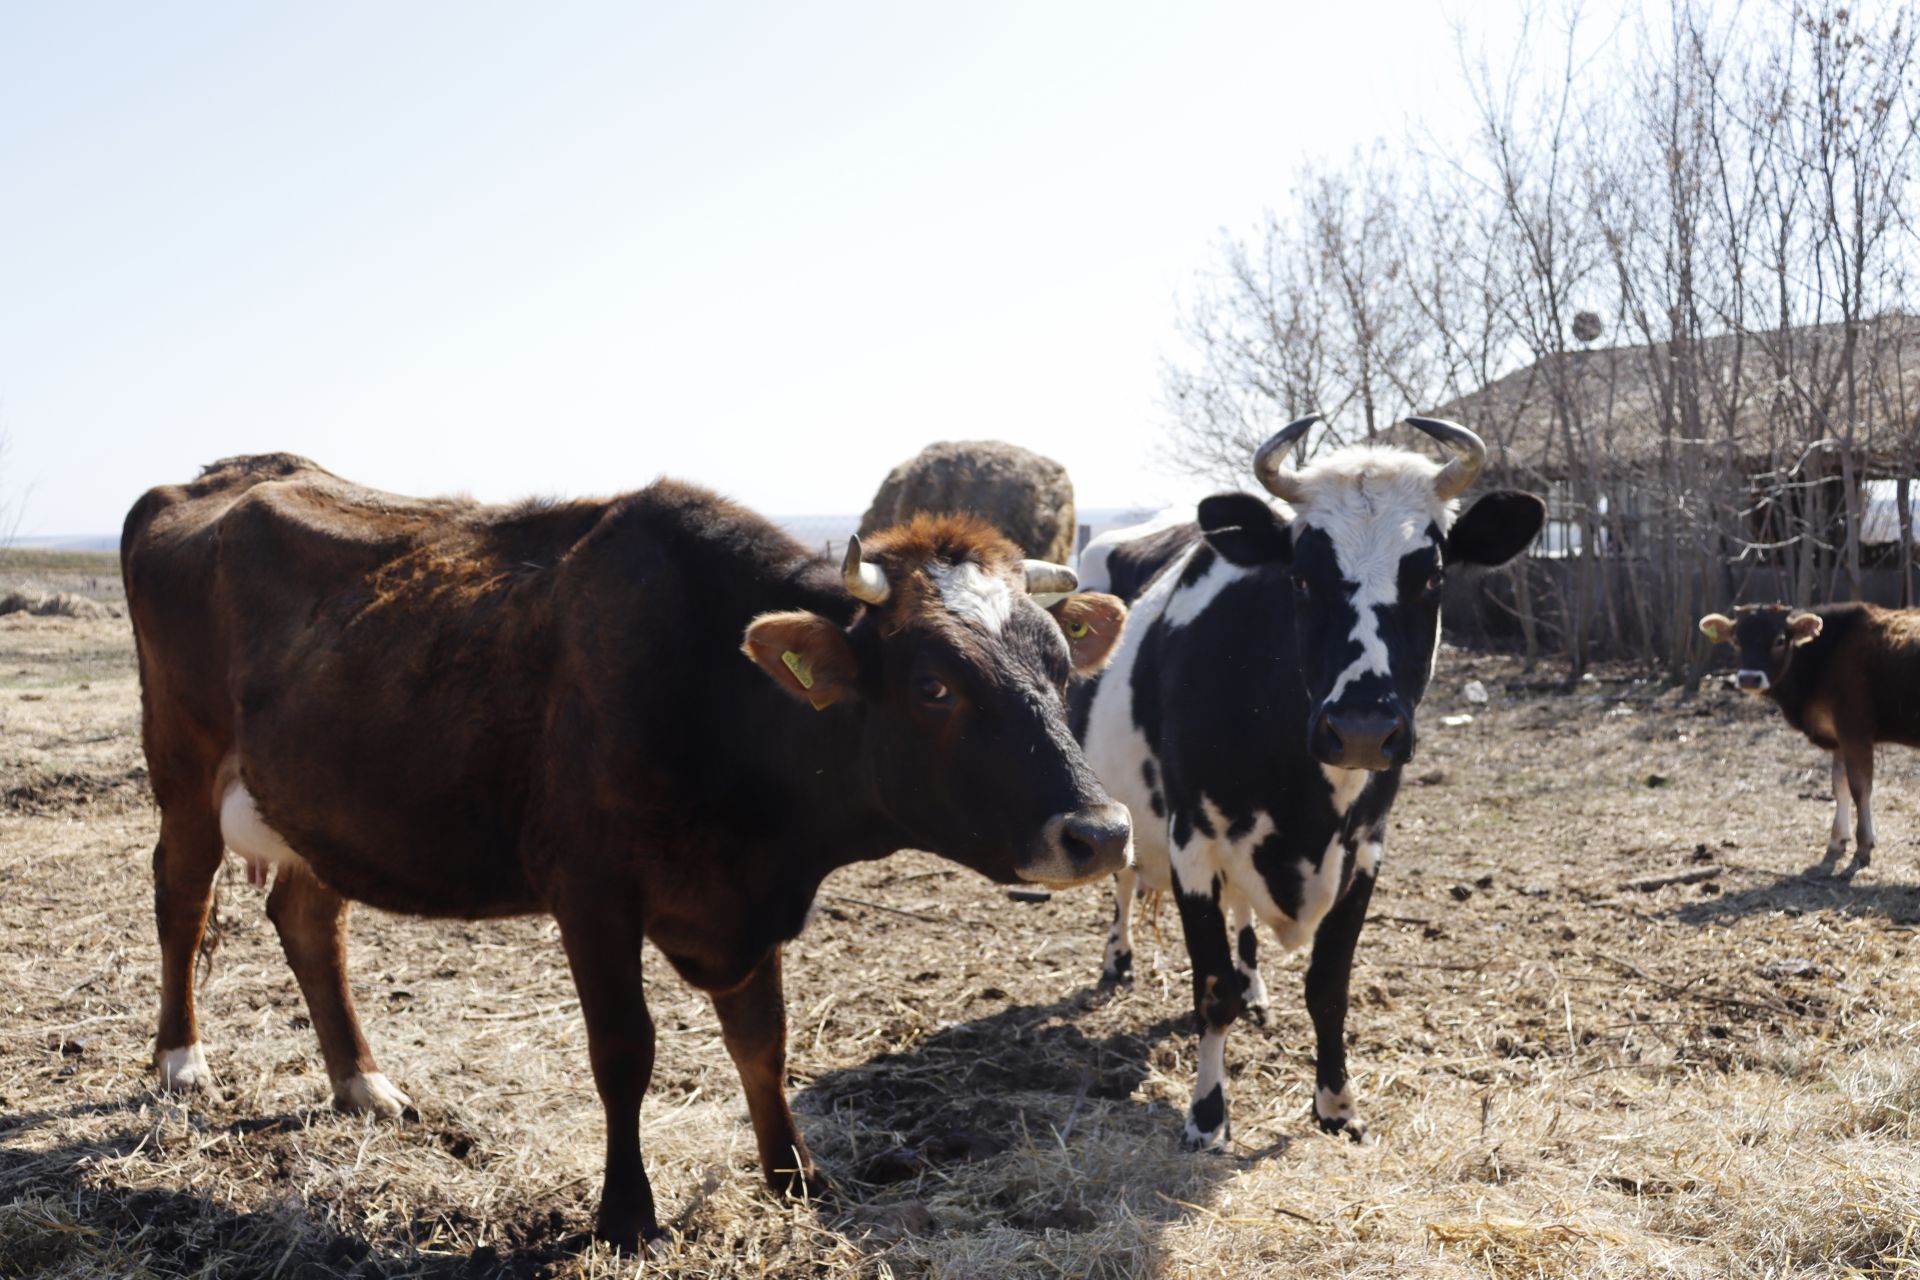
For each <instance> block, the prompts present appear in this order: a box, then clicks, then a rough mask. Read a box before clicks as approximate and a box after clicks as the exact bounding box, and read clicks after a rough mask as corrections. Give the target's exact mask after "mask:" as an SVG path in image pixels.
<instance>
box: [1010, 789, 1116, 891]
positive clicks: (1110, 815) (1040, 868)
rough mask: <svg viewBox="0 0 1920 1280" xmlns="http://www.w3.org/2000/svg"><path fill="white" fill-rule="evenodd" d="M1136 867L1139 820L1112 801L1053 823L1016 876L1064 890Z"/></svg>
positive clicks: (1053, 819)
mask: <svg viewBox="0 0 1920 1280" xmlns="http://www.w3.org/2000/svg"><path fill="white" fill-rule="evenodd" d="M1132 862H1133V821H1132V819H1130V818H1129V817H1128V816H1127V808H1126V806H1125V805H1120V804H1115V803H1113V801H1111V800H1108V801H1106V802H1104V803H1102V804H1096V805H1092V806H1090V807H1088V808H1085V809H1076V810H1074V811H1073V812H1072V813H1056V814H1054V815H1053V816H1052V817H1051V818H1048V819H1047V824H1046V826H1044V827H1042V828H1041V829H1040V838H1039V840H1038V841H1037V842H1036V848H1035V849H1034V854H1033V857H1031V858H1029V859H1028V860H1027V862H1026V864H1025V865H1024V866H1020V867H1016V868H1014V874H1015V875H1017V876H1019V877H1020V878H1021V879H1022V880H1032V881H1035V882H1037V883H1039V884H1044V885H1048V886H1050V887H1052V888H1055V889H1063V888H1066V887H1067V886H1069V885H1076V884H1084V883H1085V882H1086V881H1088V880H1097V879H1099V878H1100V877H1101V876H1108V875H1112V874H1113V873H1114V872H1116V871H1119V870H1121V869H1122V868H1124V867H1126V866H1128V865H1129V864H1131V863H1132Z"/></svg>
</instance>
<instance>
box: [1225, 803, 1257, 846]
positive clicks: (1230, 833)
mask: <svg viewBox="0 0 1920 1280" xmlns="http://www.w3.org/2000/svg"><path fill="white" fill-rule="evenodd" d="M1254 816H1255V815H1254V813H1253V811H1252V810H1251V809H1249V810H1247V811H1246V812H1245V813H1242V814H1240V815H1239V816H1238V817H1236V818H1235V819H1234V820H1233V821H1232V822H1230V823H1228V824H1227V839H1229V840H1239V839H1241V838H1243V837H1244V836H1245V835H1246V834H1247V832H1249V831H1251V830H1253V822H1254Z"/></svg>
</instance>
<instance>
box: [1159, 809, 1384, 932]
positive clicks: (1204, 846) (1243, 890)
mask: <svg viewBox="0 0 1920 1280" xmlns="http://www.w3.org/2000/svg"><path fill="white" fill-rule="evenodd" d="M1200 803H1201V807H1202V811H1203V812H1204V813H1205V814H1206V816H1207V819H1208V822H1209V823H1210V824H1211V825H1212V826H1213V829H1214V831H1215V832H1216V833H1218V834H1217V835H1214V836H1203V835H1200V834H1199V833H1198V832H1196V833H1195V835H1194V838H1193V839H1192V840H1190V841H1188V842H1187V843H1186V844H1185V845H1183V846H1181V847H1180V848H1178V849H1175V850H1173V853H1172V858H1171V861H1172V863H1173V869H1174V872H1175V873H1176V875H1177V878H1178V880H1179V883H1181V884H1183V885H1188V886H1192V889H1191V891H1192V892H1201V891H1203V889H1202V887H1203V886H1205V885H1207V884H1208V883H1209V882H1210V880H1211V878H1212V877H1214V876H1216V875H1217V876H1219V877H1220V879H1221V881H1222V882H1223V883H1224V884H1226V885H1227V886H1228V887H1229V888H1230V889H1231V890H1233V891H1234V892H1236V893H1240V894H1243V895H1245V897H1246V900H1247V902H1248V903H1249V904H1251V906H1252V908H1253V912H1254V914H1255V915H1257V916H1259V917H1260V919H1261V920H1263V921H1265V922H1266V925H1267V927H1268V928H1269V929H1272V930H1273V934H1274V937H1275V938H1277V939H1278V940H1279V942H1280V945H1281V946H1283V947H1285V948H1286V949H1287V950H1289V951H1293V950H1296V949H1298V948H1300V947H1303V946H1305V945H1306V944H1307V943H1309V942H1311V941H1312V940H1313V935H1314V933H1315V932H1316V931H1317V930H1318V929H1319V928H1320V922H1321V921H1322V920H1324V919H1326V916H1327V912H1329V911H1331V910H1333V904H1334V903H1335V902H1337V901H1338V900H1339V897H1340V887H1341V882H1342V880H1343V879H1344V875H1345V870H1346V868H1345V866H1344V860H1345V856H1346V850H1345V849H1344V848H1343V847H1342V846H1341V843H1340V837H1339V836H1337V835H1336V836H1335V837H1334V838H1333V840H1332V841H1331V842H1330V843H1329V844H1328V846H1327V848H1326V851H1325V852H1324V853H1322V854H1321V857H1320V865H1319V866H1317V867H1309V868H1307V869H1306V873H1305V874H1304V875H1303V876H1302V877H1301V882H1300V909H1299V914H1298V915H1297V916H1293V915H1288V914H1287V913H1286V912H1285V911H1283V910H1281V908H1280V905H1279V904H1278V903H1276V902H1275V901H1274V900H1273V894H1272V892H1271V891H1270V890H1269V888H1268V886H1267V879H1266V877H1265V876H1263V875H1261V874H1260V869H1259V868H1258V867H1256V866H1254V863H1253V851H1254V850H1255V849H1257V848H1259V847H1260V844H1261V842H1262V841H1264V840H1265V839H1267V837H1269V836H1271V835H1272V834H1273V832H1274V822H1273V816H1272V815H1271V814H1267V813H1262V814H1258V815H1256V816H1255V818H1254V820H1253V826H1252V827H1251V828H1250V829H1249V830H1248V831H1247V833H1246V834H1245V835H1243V836H1241V837H1239V838H1237V839H1232V840H1229V839H1228V838H1227V836H1226V823H1225V821H1224V820H1223V819H1222V818H1221V815H1220V809H1219V807H1218V806H1217V805H1215V804H1214V803H1213V801H1212V800H1210V799H1207V798H1206V797H1204V796H1203V797H1202V798H1201V801H1200Z"/></svg>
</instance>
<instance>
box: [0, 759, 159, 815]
mask: <svg viewBox="0 0 1920 1280" xmlns="http://www.w3.org/2000/svg"><path fill="white" fill-rule="evenodd" d="M151 802H152V797H151V795H149V794H148V791H147V770H146V766H145V765H135V766H133V767H132V768H130V769H121V770H117V771H115V772H112V773H105V774H101V773H74V772H65V773H50V774H42V775H39V776H36V777H30V778H28V779H26V780H25V781H24V782H17V783H14V784H12V785H10V786H7V787H4V788H0V809H3V810H10V811H12V812H14V813H21V814H30V815H33V816H35V817H48V816H52V815H66V816H69V817H81V816H84V815H85V814H88V813H126V812H128V811H130V810H134V809H139V810H145V809H146V808H147V807H148V806H149V805H150V804H151Z"/></svg>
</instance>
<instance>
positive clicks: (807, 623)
mask: <svg viewBox="0 0 1920 1280" xmlns="http://www.w3.org/2000/svg"><path fill="white" fill-rule="evenodd" d="M740 651H741V652H742V653H744V654H746V655H747V656H748V657H749V658H752V659H753V660H754V661H755V662H756V663H758V664H759V666H760V669H761V670H762V671H765V672H766V673H767V674H768V675H769V676H771V677H773V682H774V683H775V684H777V685H779V686H780V687H781V688H782V689H785V690H786V691H787V692H788V693H789V694H791V695H792V696H793V697H796V698H798V699H800V700H801V701H802V702H808V703H811V704H812V705H813V709H814V710H815V711H824V710H825V709H826V708H828V707H830V706H832V705H833V704H834V703H835V702H838V701H839V700H840V699H841V698H849V697H852V696H854V694H855V692H856V686H857V685H858V676H859V669H860V667H859V663H858V661H857V660H856V659H855V658H854V656H853V646H852V645H851V644H849V643H847V633H846V632H844V631H842V630H841V629H840V627H839V624H838V623H835V622H834V621H832V620H831V619H829V618H823V617H821V616H820V615H819V614H817V613H807V612H805V611H796V612H793V613H763V614H761V615H760V616H759V617H757V618H755V619H754V620H753V621H752V622H751V623H749V624H748V625H747V638H746V642H745V643H744V644H742V645H741V646H740Z"/></svg>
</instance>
